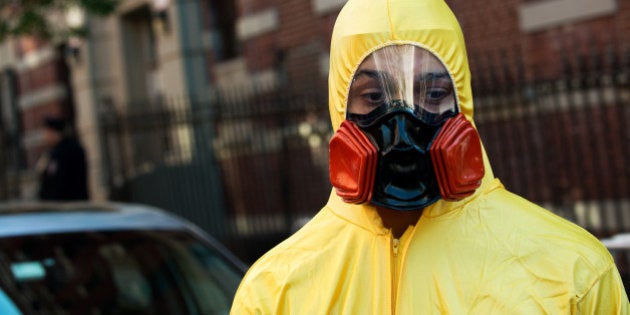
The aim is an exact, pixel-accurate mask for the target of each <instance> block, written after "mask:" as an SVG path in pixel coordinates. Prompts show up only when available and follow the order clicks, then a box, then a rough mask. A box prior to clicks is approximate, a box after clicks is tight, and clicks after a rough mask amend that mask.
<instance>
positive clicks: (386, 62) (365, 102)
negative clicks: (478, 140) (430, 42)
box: [346, 44, 458, 126]
mask: <svg viewBox="0 0 630 315" xmlns="http://www.w3.org/2000/svg"><path fill="white" fill-rule="evenodd" d="M347 105H348V110H347V115H346V118H347V119H348V120H350V121H353V122H355V123H357V125H359V126H368V125H370V124H372V123H373V122H375V121H377V120H378V119H379V118H380V117H382V116H384V115H387V114H389V113H391V112H393V111H400V110H404V111H408V112H409V113H412V114H413V115H414V116H415V117H416V118H418V119H419V120H420V121H422V122H423V123H425V124H427V125H430V126H438V125H440V124H442V123H443V122H444V121H445V120H446V119H448V118H450V117H452V116H454V115H455V114H457V113H458V107H457V102H456V95H455V88H454V86H453V82H452V80H451V77H450V75H449V73H448V71H447V70H446V68H445V66H444V65H443V64H442V62H441V61H440V60H439V59H438V58H437V57H436V56H435V55H433V53H431V52H429V51H428V50H426V49H423V48H421V47H418V46H414V45H410V44H406V45H396V46H387V47H384V48H382V49H379V50H377V51H375V52H373V53H372V54H371V55H370V56H368V57H367V58H366V59H365V60H364V61H363V62H362V63H361V65H360V66H359V68H358V70H357V71H356V73H355V75H354V78H353V79H352V83H351V86H350V91H349V93H348V104H347Z"/></svg>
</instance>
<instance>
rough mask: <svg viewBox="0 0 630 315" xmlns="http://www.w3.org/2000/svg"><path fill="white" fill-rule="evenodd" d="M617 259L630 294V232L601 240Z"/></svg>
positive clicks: (627, 291)
mask: <svg viewBox="0 0 630 315" xmlns="http://www.w3.org/2000/svg"><path fill="white" fill-rule="evenodd" d="M601 241H602V243H603V244H604V246H606V248H608V250H609V251H610V254H611V255H612V256H613V258H614V259H615V264H616V265H617V269H619V273H620V274H621V279H622V280H623V285H624V287H625V288H626V293H628V296H630V233H621V234H617V235H614V236H613V237H610V238H606V239H602V240H601Z"/></svg>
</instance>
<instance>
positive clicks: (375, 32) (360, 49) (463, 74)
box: [328, 0, 494, 215]
mask: <svg viewBox="0 0 630 315" xmlns="http://www.w3.org/2000/svg"><path fill="white" fill-rule="evenodd" d="M370 1H371V3H370V6H365V4H364V2H362V1H355V0H349V1H348V2H347V3H346V5H345V6H344V8H343V9H342V10H341V12H340V13H339V16H338V17H337V22H336V24H335V29H334V30H333V34H332V39H331V48H330V72H329V78H328V89H329V104H328V106H329V110H330V119H331V122H332V126H333V129H334V130H335V131H336V130H337V129H338V128H339V126H340V125H341V122H342V121H343V120H344V119H345V116H346V105H347V103H348V92H349V89H350V82H351V80H352V77H353V76H354V74H355V72H356V71H357V69H358V67H359V65H360V64H361V62H362V61H363V60H364V59H365V58H366V57H367V56H368V55H370V54H371V53H372V52H374V51H375V50H378V49H380V48H382V47H385V46H391V45H399V44H413V45H417V46H420V47H423V48H425V49H427V50H428V51H431V52H432V53H433V54H434V55H435V56H437V58H438V59H440V60H441V61H442V62H443V63H444V65H445V66H446V68H447V70H448V72H449V74H450V75H451V78H452V79H453V81H454V84H455V90H456V94H457V103H458V106H459V109H460V111H461V112H462V113H463V114H464V115H465V116H466V118H467V119H468V120H470V121H471V122H473V98H472V90H471V85H470V69H469V67H468V57H467V55H466V45H465V42H464V36H463V34H462V31H461V28H460V26H459V23H458V22H457V19H456V18H455V15H454V14H453V12H452V11H451V10H450V8H449V7H448V6H447V5H446V3H445V2H444V1H443V0H422V1H419V0H370ZM473 125H474V122H473ZM482 150H483V155H484V165H485V176H484V178H483V180H482V186H481V187H480V188H479V189H478V190H477V192H479V191H483V190H484V189H485V188H487V185H489V184H490V182H491V181H492V179H493V178H494V175H493V173H492V169H491V167H490V163H489V161H488V158H487V155H486V152H485V149H483V148H482ZM464 200H466V199H464ZM461 203H462V201H460V202H446V201H444V200H439V201H438V202H437V203H435V204H433V205H432V206H430V207H429V208H428V211H426V212H431V214H432V215H439V214H440V213H444V212H448V210H449V209H455V208H457V207H458V206H459V205H461Z"/></svg>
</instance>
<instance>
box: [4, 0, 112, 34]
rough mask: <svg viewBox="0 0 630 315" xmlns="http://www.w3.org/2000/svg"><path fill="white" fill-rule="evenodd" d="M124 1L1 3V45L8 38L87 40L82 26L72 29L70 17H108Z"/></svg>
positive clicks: (14, 0)
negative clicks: (80, 14)
mask: <svg viewBox="0 0 630 315" xmlns="http://www.w3.org/2000/svg"><path fill="white" fill-rule="evenodd" d="M120 1H121V0H0V41H2V40H4V39H5V38H6V37H7V36H24V35H31V36H37V37H40V38H43V39H51V38H62V39H63V38H67V37H70V36H85V35H86V30H85V28H84V27H82V26H75V25H70V24H71V23H68V22H67V21H66V15H67V14H68V12H72V11H75V12H76V11H82V12H85V13H87V14H91V15H99V16H104V15H107V14H110V13H112V12H113V11H114V10H115V9H116V7H117V5H118V4H119V3H120Z"/></svg>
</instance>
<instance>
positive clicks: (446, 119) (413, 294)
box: [232, 0, 629, 314]
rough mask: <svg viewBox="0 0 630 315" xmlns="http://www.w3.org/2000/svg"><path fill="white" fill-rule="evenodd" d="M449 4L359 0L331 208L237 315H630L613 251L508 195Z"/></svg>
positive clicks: (336, 86) (343, 29) (345, 17)
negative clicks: (484, 139) (478, 118)
mask: <svg viewBox="0 0 630 315" xmlns="http://www.w3.org/2000/svg"><path fill="white" fill-rule="evenodd" d="M470 77H471V76H470V70H469V68H468V61H467V56H466V48H465V44H464V38H463V35H462V33H461V30H460V26H459V23H458V22H457V20H456V18H455V16H454V15H453V13H452V12H451V10H450V9H449V8H448V6H447V5H446V4H445V2H444V1H443V0H349V1H348V2H347V3H346V5H345V6H344V8H343V9H342V10H341V12H340V13H339V16H338V18H337V21H336V23H335V27H334V30H333V34H332V42H331V52H330V74H329V108H330V115H331V120H332V125H333V128H334V130H335V134H334V135H333V137H332V139H331V141H330V150H329V151H330V152H329V154H330V179H331V182H332V184H333V187H334V191H333V192H332V193H331V196H330V199H329V201H328V203H327V204H326V206H325V207H324V208H323V209H322V210H321V211H320V212H319V213H318V214H317V215H316V216H315V217H314V218H313V219H312V220H311V221H310V222H308V223H307V224H306V225H305V226H304V227H303V228H302V229H300V230H299V231H298V232H296V233H295V234H294V235H292V236H291V237H290V238H288V239H287V240H285V241H284V242H282V243H281V244H279V245H277V246H276V247H275V248H273V249H271V250H270V251H269V252H267V253H266V254H265V255H263V256H262V257H261V258H260V259H259V260H258V261H257V262H255V263H254V264H253V265H252V267H251V268H250V269H249V271H248V273H247V274H246V276H245V278H244V279H243V281H242V282H241V285H240V287H239V289H238V291H237V293H236V296H235V299H234V301H233V305H232V314H629V309H628V308H629V305H628V298H627V296H626V293H625V291H624V287H623V285H622V282H621V278H620V275H619V272H618V270H617V268H616V266H615V263H614V261H613V259H612V258H611V256H610V254H609V252H608V251H607V249H606V248H605V247H604V246H603V245H602V244H601V243H600V242H599V240H598V239H597V238H595V237H594V236H592V235H591V234H589V233H588V232H587V231H586V230H584V229H583V228H581V227H579V226H577V225H575V224H574V223H571V222H569V221H567V220H565V219H563V218H561V217H559V216H557V215H555V214H553V213H551V212H549V211H547V210H545V209H543V208H541V207H539V206H537V205H535V204H533V203H531V202H529V201H527V200H524V199H523V198H521V197H519V196H517V195H515V194H513V193H511V192H509V191H507V190H506V189H505V188H504V187H503V185H502V184H501V182H500V181H499V180H498V179H496V178H495V177H494V175H493V173H492V169H491V167H490V163H489V160H488V158H487V155H486V153H485V150H484V148H483V145H482V143H481V141H480V139H479V135H478V133H477V131H476V127H475V125H474V122H473V98H472V91H471V84H470Z"/></svg>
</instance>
